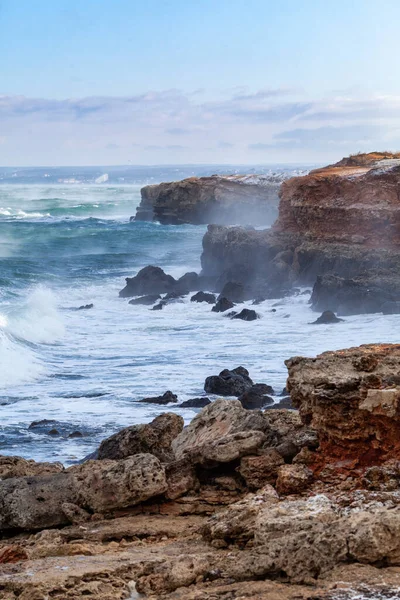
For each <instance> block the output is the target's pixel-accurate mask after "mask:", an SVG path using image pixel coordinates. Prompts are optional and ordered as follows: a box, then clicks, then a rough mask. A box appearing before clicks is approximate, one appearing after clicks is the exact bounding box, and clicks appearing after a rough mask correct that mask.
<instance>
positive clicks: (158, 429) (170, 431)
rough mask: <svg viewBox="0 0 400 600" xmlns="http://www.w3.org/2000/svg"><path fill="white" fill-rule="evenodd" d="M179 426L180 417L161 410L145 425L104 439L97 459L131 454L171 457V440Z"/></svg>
mask: <svg viewBox="0 0 400 600" xmlns="http://www.w3.org/2000/svg"><path fill="white" fill-rule="evenodd" d="M182 429H183V419H182V417H181V416H179V415H176V414H175V413H163V414H162V415H160V416H158V417H156V418H155V419H154V420H153V421H151V423H148V424H146V425H133V426H132V427H126V428H125V429H122V430H121V431H118V432H117V433H115V434H114V435H112V436H111V437H109V438H107V439H105V440H104V441H103V442H102V443H101V444H100V447H99V449H98V451H97V453H96V454H97V456H96V458H97V459H98V460H103V459H106V458H108V459H114V460H119V459H121V458H126V457H128V456H132V455H134V454H141V453H147V452H148V453H150V454H154V456H156V457H157V458H158V459H159V460H161V461H163V462H169V461H171V460H173V459H174V457H173V454H172V452H171V443H172V440H173V439H175V438H176V437H177V436H178V434H179V433H180V432H181V431H182Z"/></svg>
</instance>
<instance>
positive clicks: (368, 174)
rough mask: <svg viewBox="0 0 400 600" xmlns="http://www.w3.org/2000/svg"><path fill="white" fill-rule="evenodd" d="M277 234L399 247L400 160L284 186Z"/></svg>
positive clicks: (336, 169)
mask: <svg viewBox="0 0 400 600" xmlns="http://www.w3.org/2000/svg"><path fill="white" fill-rule="evenodd" d="M274 229H275V231H278V232H279V231H283V232H286V233H297V234H300V235H301V236H302V237H304V238H306V239H309V240H315V241H319V240H321V241H324V242H325V243H345V244H354V245H362V246H363V247H366V248H379V249H384V248H386V249H388V250H390V249H394V248H397V249H398V248H399V247H400V159H392V160H381V161H378V162H372V164H371V165H370V166H362V167H361V166H357V165H355V166H335V165H334V166H332V167H327V168H325V169H318V170H316V171H312V172H311V173H310V174H309V175H306V176H305V177H294V178H292V179H290V180H289V181H286V182H284V183H283V184H282V188H281V201H280V205H279V219H278V221H277V223H276V225H275V227H274Z"/></svg>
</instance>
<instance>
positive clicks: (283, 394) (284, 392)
mask: <svg viewBox="0 0 400 600" xmlns="http://www.w3.org/2000/svg"><path fill="white" fill-rule="evenodd" d="M279 395H280V396H285V397H286V396H288V395H289V392H288V390H287V387H286V386H285V387H284V388H283V390H282V391H281V393H280V394H279Z"/></svg>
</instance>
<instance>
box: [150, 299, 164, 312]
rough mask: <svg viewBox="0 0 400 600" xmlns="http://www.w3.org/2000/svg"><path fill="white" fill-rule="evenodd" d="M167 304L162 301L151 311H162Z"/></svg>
mask: <svg viewBox="0 0 400 600" xmlns="http://www.w3.org/2000/svg"><path fill="white" fill-rule="evenodd" d="M166 304H167V303H166V302H165V301H164V300H162V301H161V302H159V303H158V304H155V305H154V306H153V308H152V309H151V310H162V309H163V308H164V306H165V305H166Z"/></svg>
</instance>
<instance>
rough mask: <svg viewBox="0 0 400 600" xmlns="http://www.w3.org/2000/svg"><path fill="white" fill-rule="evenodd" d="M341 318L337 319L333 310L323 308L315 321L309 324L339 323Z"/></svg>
mask: <svg viewBox="0 0 400 600" xmlns="http://www.w3.org/2000/svg"><path fill="white" fill-rule="evenodd" d="M342 321H343V319H338V317H337V316H336V315H335V313H334V312H332V311H331V310H325V311H324V312H323V313H322V315H321V316H320V317H318V319H317V320H316V321H313V322H312V323H310V325H321V324H323V325H327V324H330V323H341V322H342Z"/></svg>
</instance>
